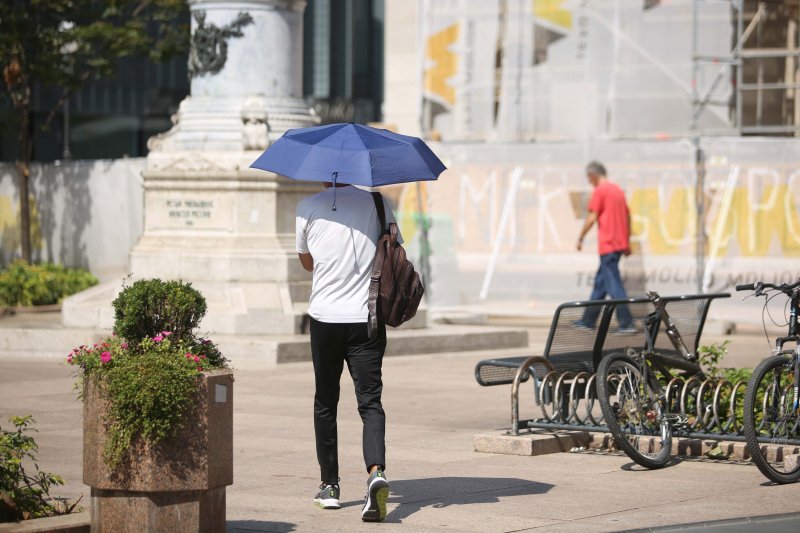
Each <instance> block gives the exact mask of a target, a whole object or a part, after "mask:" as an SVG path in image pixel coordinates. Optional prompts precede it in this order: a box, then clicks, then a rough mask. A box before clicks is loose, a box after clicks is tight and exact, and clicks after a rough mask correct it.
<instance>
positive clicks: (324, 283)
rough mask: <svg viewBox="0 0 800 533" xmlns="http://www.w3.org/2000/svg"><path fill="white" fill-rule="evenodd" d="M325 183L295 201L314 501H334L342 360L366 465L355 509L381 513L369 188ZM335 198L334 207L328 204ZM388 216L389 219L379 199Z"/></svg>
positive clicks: (382, 334)
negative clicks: (304, 274) (304, 283)
mask: <svg viewBox="0 0 800 533" xmlns="http://www.w3.org/2000/svg"><path fill="white" fill-rule="evenodd" d="M325 187H326V188H325V190H324V191H322V192H320V193H318V194H315V195H314V196H310V197H308V198H305V199H303V200H302V201H301V202H300V203H299V204H298V206H297V228H296V237H297V252H298V254H299V256H300V262H301V264H302V265H303V268H305V269H306V270H308V271H309V272H312V273H313V277H312V289H311V298H310V303H309V308H308V314H309V316H310V317H311V357H312V360H313V362H314V375H315V384H316V393H315V395H314V431H315V433H316V439H317V460H318V461H319V465H320V470H321V475H322V485H321V486H320V491H319V493H318V494H317V496H316V498H315V500H314V501H315V502H316V503H317V504H318V505H319V506H320V507H322V508H323V509H338V508H339V483H338V482H339V460H338V451H337V427H336V413H337V404H338V402H339V381H340V378H341V375H342V370H343V364H344V363H347V368H348V370H349V371H350V375H351V376H352V378H353V384H354V386H355V392H356V399H357V401H358V412H359V414H360V415H361V420H362V422H363V424H364V429H363V451H364V463H365V466H366V468H367V472H369V479H368V481H367V485H368V486H367V495H366V501H365V503H364V508H363V510H362V512H361V517H362V519H363V520H365V521H380V520H383V519H384V518H385V516H386V499H387V498H388V496H389V490H388V489H389V484H388V483H387V481H386V476H385V474H384V468H385V466H386V445H385V442H384V435H385V431H386V429H385V426H386V417H385V415H384V411H383V406H382V405H381V392H382V390H383V383H382V380H381V363H382V361H383V354H384V351H385V350H386V327H385V326H384V325H383V324H379V327H378V334H377V335H376V336H375V338H372V339H371V338H370V336H369V333H368V331H367V315H368V311H367V299H368V291H369V283H370V275H371V274H372V264H373V261H374V259H375V250H376V244H377V240H378V236H379V235H380V233H381V228H380V224H379V222H378V216H377V214H376V212H375V211H376V209H375V203H374V201H373V199H372V195H371V194H370V193H369V192H367V191H364V190H362V189H358V188H356V187H353V186H352V185H336V186H334V185H333V183H326V184H325ZM334 206H335V210H334ZM384 210H385V213H386V219H387V222H394V216H393V215H392V211H391V209H390V208H389V206H387V205H385V201H384Z"/></svg>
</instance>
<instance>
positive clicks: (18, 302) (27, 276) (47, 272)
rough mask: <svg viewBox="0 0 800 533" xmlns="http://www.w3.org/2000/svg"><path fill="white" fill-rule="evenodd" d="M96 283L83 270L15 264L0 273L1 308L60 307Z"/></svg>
mask: <svg viewBox="0 0 800 533" xmlns="http://www.w3.org/2000/svg"><path fill="white" fill-rule="evenodd" d="M97 283H98V282H97V278H95V277H94V276H92V275H91V274H90V273H89V272H87V271H85V270H82V269H72V268H67V267H65V266H63V265H57V264H54V263H41V264H38V265H30V264H28V263H26V262H25V261H15V262H13V263H11V265H10V266H9V267H8V268H7V269H5V270H3V271H0V306H32V305H49V304H57V303H59V302H61V300H63V299H64V297H66V296H69V295H71V294H75V293H77V292H80V291H82V290H84V289H88V288H89V287H91V286H93V285H97Z"/></svg>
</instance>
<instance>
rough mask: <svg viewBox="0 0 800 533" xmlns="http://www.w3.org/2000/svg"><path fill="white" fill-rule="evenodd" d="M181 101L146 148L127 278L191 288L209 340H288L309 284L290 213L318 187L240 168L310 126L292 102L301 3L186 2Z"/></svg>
mask: <svg viewBox="0 0 800 533" xmlns="http://www.w3.org/2000/svg"><path fill="white" fill-rule="evenodd" d="M189 3H190V6H191V13H192V15H191V16H192V49H191V52H190V58H189V68H190V72H191V75H192V80H191V96H189V97H187V98H186V99H185V100H184V101H183V102H182V103H181V105H180V108H179V111H178V113H177V114H176V115H175V116H174V117H173V122H174V124H175V125H174V127H173V128H172V129H171V130H170V131H169V132H167V133H165V134H162V135H159V136H156V137H153V138H151V139H150V141H149V142H148V146H149V148H150V150H151V151H150V153H149V155H148V157H147V168H146V170H145V172H144V173H143V177H144V194H145V201H144V203H145V215H144V216H145V220H144V232H143V235H142V236H141V238H140V239H139V242H138V243H137V244H136V246H135V247H134V248H133V250H131V272H132V274H133V276H134V278H146V277H159V278H163V279H183V280H187V281H191V282H193V283H194V285H195V286H197V287H198V288H199V289H200V290H201V291H202V292H203V294H204V295H206V297H207V300H208V305H209V310H208V314H207V318H206V320H205V321H204V322H203V327H204V328H207V329H209V330H211V331H213V332H216V333H246V334H247V333H250V334H262V333H295V332H297V331H298V328H299V324H300V317H301V313H300V312H298V311H297V310H296V309H295V307H294V303H295V302H303V301H307V296H308V291H309V289H310V287H309V277H308V274H307V273H306V272H304V271H303V270H302V268H301V267H300V265H299V262H298V261H297V255H296V253H295V247H294V212H295V207H296V205H297V202H298V201H299V199H300V198H302V197H304V196H306V195H308V194H311V193H314V192H317V191H319V190H320V185H319V184H315V183H305V182H294V181H291V180H287V179H285V178H281V177H279V176H276V175H274V174H270V173H267V172H263V171H256V170H251V169H249V168H248V166H249V165H250V163H251V162H252V161H253V160H255V159H256V158H257V157H258V155H259V154H260V153H261V151H263V150H264V149H266V148H267V146H268V145H269V143H270V142H271V141H273V140H275V139H276V138H278V137H280V135H282V134H283V132H284V131H286V130H287V129H289V128H296V127H305V126H310V125H313V124H315V123H316V122H317V121H316V117H314V116H312V115H311V113H310V111H309V109H308V107H307V106H306V104H305V102H304V101H303V99H302V67H303V58H302V38H303V37H302V26H303V10H304V9H305V1H303V0H238V1H231V0H227V1H226V0H190V2H189Z"/></svg>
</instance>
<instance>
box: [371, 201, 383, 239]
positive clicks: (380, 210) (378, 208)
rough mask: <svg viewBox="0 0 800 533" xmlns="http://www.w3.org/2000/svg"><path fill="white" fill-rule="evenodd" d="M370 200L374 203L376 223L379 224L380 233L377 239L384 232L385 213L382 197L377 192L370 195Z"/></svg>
mask: <svg viewBox="0 0 800 533" xmlns="http://www.w3.org/2000/svg"><path fill="white" fill-rule="evenodd" d="M372 200H373V201H374V202H375V211H376V212H377V213H378V221H379V222H380V228H381V232H380V233H379V234H378V238H380V236H381V235H383V234H384V233H385V232H386V211H385V210H384V208H383V196H381V193H379V192H373V193H372Z"/></svg>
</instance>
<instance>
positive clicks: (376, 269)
mask: <svg viewBox="0 0 800 533" xmlns="http://www.w3.org/2000/svg"><path fill="white" fill-rule="evenodd" d="M372 200H373V201H374V202H375V211H377V213H378V222H379V223H380V232H379V233H378V246H377V249H376V250H375V260H374V261H373V263H372V275H371V276H370V279H369V295H368V298H367V311H368V312H369V314H368V316H367V333H368V334H369V338H370V339H374V338H376V337H377V336H378V292H379V291H380V283H381V269H382V268H383V262H384V260H385V259H386V248H385V246H384V244H383V243H382V242H381V237H383V235H384V234H385V233H386V212H385V211H384V208H383V196H381V193H379V192H373V193H372Z"/></svg>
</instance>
